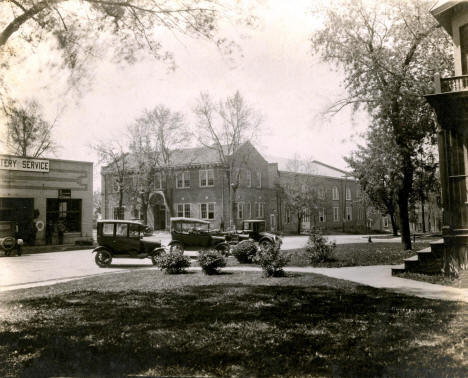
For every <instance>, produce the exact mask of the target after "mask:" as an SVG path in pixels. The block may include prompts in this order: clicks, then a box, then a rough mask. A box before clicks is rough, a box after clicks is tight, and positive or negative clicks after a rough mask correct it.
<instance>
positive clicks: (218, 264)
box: [198, 250, 226, 275]
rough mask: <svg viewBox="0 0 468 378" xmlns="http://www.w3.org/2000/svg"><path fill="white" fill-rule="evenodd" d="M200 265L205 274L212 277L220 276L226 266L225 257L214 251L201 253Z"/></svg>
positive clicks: (199, 257) (199, 256)
mask: <svg viewBox="0 0 468 378" xmlns="http://www.w3.org/2000/svg"><path fill="white" fill-rule="evenodd" d="M198 263H199V264H200V266H201V268H202V271H203V273H205V274H208V275H212V274H218V273H219V269H220V268H224V267H225V266H226V259H225V258H224V256H223V255H222V254H221V253H219V252H217V251H213V250H207V251H201V252H200V254H199V255H198Z"/></svg>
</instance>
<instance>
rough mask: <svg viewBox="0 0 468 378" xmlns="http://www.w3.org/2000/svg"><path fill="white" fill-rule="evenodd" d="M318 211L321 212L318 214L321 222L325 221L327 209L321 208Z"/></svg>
mask: <svg viewBox="0 0 468 378" xmlns="http://www.w3.org/2000/svg"><path fill="white" fill-rule="evenodd" d="M318 213H319V214H318V215H319V222H320V223H324V222H325V221H326V219H325V209H324V208H321V209H319V211H318Z"/></svg>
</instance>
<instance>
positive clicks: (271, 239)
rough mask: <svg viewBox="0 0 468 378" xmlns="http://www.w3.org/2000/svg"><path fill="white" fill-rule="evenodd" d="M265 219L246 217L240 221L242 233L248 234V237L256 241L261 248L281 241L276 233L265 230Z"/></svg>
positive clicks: (267, 247) (269, 246) (266, 247)
mask: <svg viewBox="0 0 468 378" xmlns="http://www.w3.org/2000/svg"><path fill="white" fill-rule="evenodd" d="M265 229H266V226H265V221H264V220H261V219H248V220H244V221H243V222H242V233H243V234H247V235H249V238H250V239H253V240H255V241H256V242H258V245H259V247H260V248H261V249H263V250H267V249H270V248H271V247H273V246H274V245H275V244H280V245H281V243H282V240H281V238H279V237H278V236H277V235H274V234H271V233H269V232H266V231H265Z"/></svg>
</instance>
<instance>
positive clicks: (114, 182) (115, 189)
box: [112, 177, 120, 193]
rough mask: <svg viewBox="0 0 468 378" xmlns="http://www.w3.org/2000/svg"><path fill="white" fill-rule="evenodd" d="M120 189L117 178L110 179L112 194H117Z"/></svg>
mask: <svg viewBox="0 0 468 378" xmlns="http://www.w3.org/2000/svg"><path fill="white" fill-rule="evenodd" d="M119 189H120V180H119V179H118V178H117V177H112V192H114V193H118V192H119Z"/></svg>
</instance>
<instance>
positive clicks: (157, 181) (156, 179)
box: [154, 172, 162, 190]
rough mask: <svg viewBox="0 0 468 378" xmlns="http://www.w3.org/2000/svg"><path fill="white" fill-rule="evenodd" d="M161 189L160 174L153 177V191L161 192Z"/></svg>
mask: <svg viewBox="0 0 468 378" xmlns="http://www.w3.org/2000/svg"><path fill="white" fill-rule="evenodd" d="M161 189H162V180H161V173H159V172H158V173H156V174H155V175H154V190H161Z"/></svg>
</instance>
